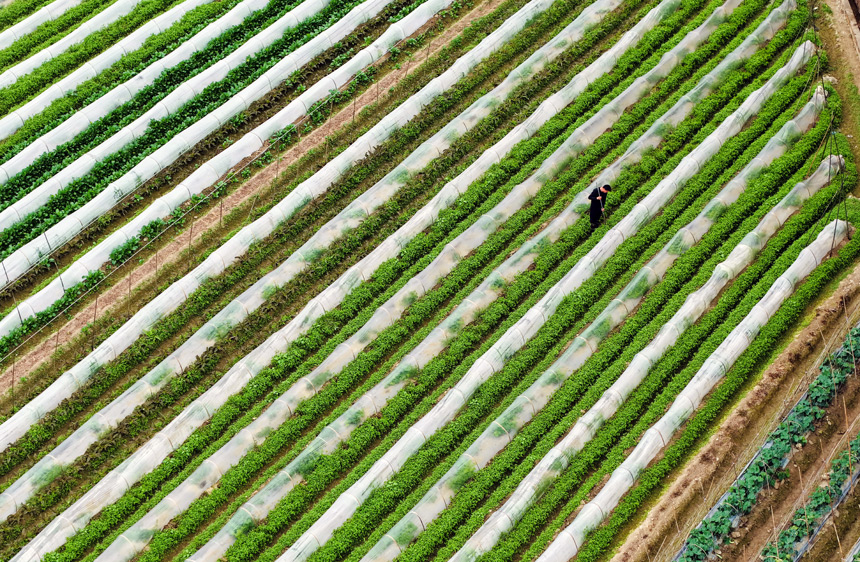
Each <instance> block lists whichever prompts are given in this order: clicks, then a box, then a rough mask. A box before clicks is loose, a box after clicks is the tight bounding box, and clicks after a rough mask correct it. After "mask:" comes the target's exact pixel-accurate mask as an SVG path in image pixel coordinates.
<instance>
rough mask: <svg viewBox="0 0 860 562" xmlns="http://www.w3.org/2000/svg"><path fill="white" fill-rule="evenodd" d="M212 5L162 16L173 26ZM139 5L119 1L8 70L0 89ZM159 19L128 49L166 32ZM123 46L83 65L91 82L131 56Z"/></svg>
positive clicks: (136, 0)
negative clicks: (179, 20) (181, 19)
mask: <svg viewBox="0 0 860 562" xmlns="http://www.w3.org/2000/svg"><path fill="white" fill-rule="evenodd" d="M211 1H212V0H185V1H184V2H182V3H181V4H178V5H177V6H175V7H174V8H172V9H171V10H170V11H169V12H165V13H164V14H162V15H167V14H171V16H172V17H173V19H172V20H171V19H170V18H168V19H167V20H166V21H169V22H170V23H172V22H174V21H177V20H178V19H179V18H180V17H182V15H183V14H185V13H186V12H188V11H189V10H193V9H194V8H196V7H197V6H202V5H203V4H206V3H208V2H211ZM140 2H141V0H131V1H127V0H120V1H117V2H114V3H113V4H111V5H110V6H108V7H107V8H105V9H104V10H102V11H101V12H99V13H98V14H96V15H95V16H93V17H91V18H90V19H88V20H87V21H85V22H83V23H82V24H81V25H79V26H78V27H77V28H76V29H75V30H74V31H72V32H71V33H69V34H68V35H66V36H65V37H63V38H62V39H60V40H59V41H57V42H56V43H54V44H53V45H51V46H50V47H47V48H45V49H42V50H41V51H39V52H38V53H36V54H34V55H33V56H31V57H29V58H27V59H25V60H23V61H21V62H19V63H18V64H16V65H15V66H13V67H12V68H9V69H6V70H5V71H4V72H3V73H2V74H0V88H5V87H6V86H10V85H12V84H14V83H15V82H16V81H17V80H18V79H20V78H21V77H23V76H26V75H27V74H29V73H31V72H33V71H34V70H36V69H37V68H39V67H40V66H42V65H43V64H45V63H46V62H48V61H49V60H51V59H54V58H56V57H58V56H60V55H61V54H63V53H64V52H66V51H67V50H69V48H70V47H72V46H74V45H77V44H78V43H80V42H82V41H84V40H85V39H86V38H87V36H89V35H90V34H91V33H95V32H97V31H99V30H101V29H103V28H105V27H107V26H109V25H110V24H112V23H114V22H115V21H116V20H118V19H119V18H121V17H123V16H125V15H127V14H129V13H130V12H131V11H132V10H133V9H134V8H135V7H137V5H138V4H140ZM158 19H159V18H156V19H154V20H152V21H151V22H149V23H146V24H144V25H142V26H141V27H140V28H139V29H138V30H137V31H134V32H132V33H131V34H130V35H129V37H128V38H127V39H130V38H134V39H132V40H130V41H126V42H125V45H128V47H130V48H131V49H136V48H137V47H139V46H140V45H142V44H143V41H144V40H146V38H147V37H149V36H150V35H152V34H153V33H160V32H161V31H163V30H164V29H165V28H162V27H159V26H158V25H156V24H155V22H156V21H158ZM162 21H165V20H162ZM124 41H125V40H124ZM122 44H123V43H122V42H120V43H118V44H117V45H115V46H114V47H113V48H111V49H108V50H107V51H105V52H104V53H102V54H101V55H99V56H98V57H96V58H94V59H93V60H91V61H89V62H88V63H84V67H87V68H88V71H87V72H88V73H89V76H88V78H92V77H93V76H95V75H96V74H98V73H99V72H101V71H102V70H104V69H105V68H107V67H109V66H110V65H111V64H113V63H114V62H116V61H117V60H119V59H120V58H121V57H123V56H124V55H126V54H127V53H128V51H127V50H126V49H127V47H126V46H123V47H120V45H122ZM108 53H111V54H112V55H108ZM105 63H106V64H105Z"/></svg>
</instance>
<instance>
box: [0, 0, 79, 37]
mask: <svg viewBox="0 0 860 562" xmlns="http://www.w3.org/2000/svg"><path fill="white" fill-rule="evenodd" d="M81 2H83V0H55V1H54V2H51V3H50V4H48V5H47V6H44V7H42V8H40V9H39V10H37V11H36V12H33V13H32V14H30V15H29V16H27V17H26V18H24V19H23V20H21V21H19V22H18V23H16V24H15V25H13V26H11V27H9V28H8V29H5V30H3V31H2V32H0V49H5V48H6V47H8V46H9V45H11V44H12V43H14V42H15V41H17V40H18V39H21V38H22V37H24V36H25V35H27V34H28V33H30V32H31V31H33V30H35V29H36V28H37V27H39V26H40V25H42V24H43V23H47V22H49V21H52V20H55V19H57V18H58V17H60V16H62V15H63V14H65V13H66V12H68V11H69V10H71V9H72V8H74V7H75V6H77V5H78V4H80V3H81Z"/></svg>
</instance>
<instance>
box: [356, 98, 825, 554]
mask: <svg viewBox="0 0 860 562" xmlns="http://www.w3.org/2000/svg"><path fill="white" fill-rule="evenodd" d="M822 101H823V95H822ZM813 107H814V106H813ZM818 107H820V105H819V106H818ZM813 122H814V114H813V115H812V118H811V119H809V125H810V126H811V124H812V123H813ZM794 134H795V129H794V128H793V127H791V126H789V127H788V128H787V129H786V133H785V135H784V137H780V140H782V141H785V140H786V139H785V137H790V136H793V135H794ZM775 138H776V137H775ZM771 145H772V146H774V147H777V146H783V147H784V146H785V144H783V145H780V144H779V143H778V142H772V143H771ZM783 151H784V148H783ZM770 152H771V155H769V157H770V158H769V160H770V161H772V160H773V159H774V158H776V156H777V154H776V151H770ZM768 163H769V162H768V161H765V160H764V159H761V160H756V161H755V162H754V163H753V165H751V166H749V167H748V169H747V171H746V172H747V177H749V175H751V174H754V173H758V172H760V171H761V170H762V169H763V168H764V167H765V166H766V165H767V164H768ZM821 177H822V176H821V175H817V176H816V179H821ZM827 179H828V177H827V175H826V174H825V175H824V176H823V180H822V181H819V182H817V183H815V185H814V188H809V189H807V190H804V191H802V192H801V195H802V196H801V197H792V198H791V199H786V200H784V202H783V206H782V207H781V210H782V211H784V214H785V215H788V214H790V213H792V212H794V211H796V210H798V209H800V207H801V205H802V204H803V202H804V201H805V200H806V197H808V196H811V195H812V194H813V193H815V191H816V190H817V188H819V187H821V186H822V185H824V184H826V183H827ZM745 187H746V181H735V182H731V183H729V184H728V185H727V186H726V187H725V188H724V189H723V190H722V191H721V192H720V193H719V194H718V195H717V196H715V197H714V199H713V200H712V201H711V202H710V204H709V205H708V206H707V207H706V208H705V210H704V211H703V212H702V213H700V214H699V216H698V217H696V219H694V220H693V221H692V222H691V223H690V224H688V225H687V226H686V227H684V228H682V229H681V230H680V231H679V232H678V234H677V235H676V236H674V237H673V239H672V240H671V241H670V242H669V244H667V245H666V246H665V247H664V248H663V250H661V251H660V252H659V253H658V254H657V255H656V256H655V257H654V258H653V259H651V260H650V261H649V262H648V264H647V265H645V266H644V267H643V268H642V269H641V270H640V271H639V272H638V273H637V275H636V276H634V278H633V279H632V280H631V281H630V283H628V284H627V286H625V287H624V289H622V290H621V292H620V293H619V294H618V296H617V297H616V298H615V299H614V300H613V301H612V302H611V303H610V304H609V305H608V306H607V307H606V309H604V310H603V311H602V312H601V313H600V315H599V316H598V317H597V318H596V319H595V320H594V321H593V322H592V323H591V324H589V326H588V327H586V328H585V329H584V330H583V331H582V333H581V334H579V335H578V336H577V337H576V338H574V340H573V341H572V342H571V344H570V346H569V347H568V348H567V349H565V351H564V353H562V355H561V356H560V357H559V358H558V359H557V360H556V361H555V362H554V363H553V365H552V366H550V368H549V369H547V370H546V371H545V372H544V373H543V374H542V375H541V376H540V377H539V378H538V379H537V380H536V381H535V382H534V383H533V384H532V385H531V386H530V387H529V388H528V389H527V390H526V391H525V392H523V393H522V394H521V395H520V396H518V397H517V398H516V399H514V401H513V403H512V404H511V405H510V406H509V407H508V408H506V409H505V411H504V412H502V414H501V415H499V417H497V418H496V419H495V420H494V421H493V422H492V423H491V424H490V426H489V427H488V428H487V429H486V430H485V431H484V432H483V433H482V434H481V435H480V436H479V437H478V438H477V439H476V440H475V442H474V443H472V445H471V446H469V448H468V449H467V450H466V451H465V452H464V453H463V454H462V455H461V456H460V458H458V459H457V461H456V462H455V463H454V465H453V466H452V467H451V468H450V469H449V470H448V471H447V472H446V473H445V475H444V476H443V477H442V478H441V479H440V480H439V481H438V482H437V483H436V484H434V485H433V487H432V488H430V490H429V491H428V492H427V494H425V495H424V497H423V498H422V499H421V500H420V501H419V502H418V504H417V505H416V506H415V507H414V508H413V509H412V510H410V512H409V513H408V514H407V515H406V516H405V517H404V518H403V519H401V520H400V521H399V522H398V523H397V524H396V525H395V526H394V527H393V528H392V529H391V531H390V532H389V533H388V534H387V535H385V537H384V538H383V539H381V540H380V541H379V542H378V543H377V545H376V547H375V548H374V549H372V550H371V551H370V553H368V555H367V556H365V558H364V560H365V562H370V561H374V562H382V561H384V560H392V559H393V558H394V557H395V556H396V555H397V554H399V552H400V550H401V549H402V548H404V547H405V546H406V545H407V544H408V541H407V540H406V538H407V537H409V536H410V535H412V536H413V538H414V537H417V536H418V534H419V533H420V532H421V530H423V529H424V528H426V526H427V525H428V524H429V523H430V521H432V520H433V519H435V518H436V517H437V516H438V515H439V514H440V513H441V512H442V510H443V509H444V508H445V507H446V506H447V505H450V503H451V500H452V499H453V497H454V495H455V494H456V493H457V492H458V491H459V490H460V489H461V488H462V487H463V486H464V485H465V484H466V482H467V481H468V480H469V479H470V475H471V474H473V473H475V472H477V471H478V470H481V469H482V468H484V467H485V466H486V465H487V464H489V462H490V461H491V460H492V459H493V458H494V457H495V455H496V454H498V453H499V452H500V451H501V450H502V449H503V448H504V447H505V446H506V445H507V444H508V443H510V442H511V441H512V440H513V438H514V437H515V436H516V435H517V433H519V431H520V430H521V429H522V428H523V427H524V426H525V425H526V424H527V423H528V422H529V421H530V420H531V419H532V418H533V417H534V416H535V415H536V414H537V412H539V411H540V410H541V409H542V408H543V407H544V406H546V404H547V403H548V402H549V400H550V398H551V397H552V395H553V394H554V393H555V392H556V391H557V390H558V389H559V388H561V386H562V385H563V384H564V382H565V381H566V380H567V379H568V378H569V377H570V376H571V375H572V374H573V373H574V371H576V370H577V369H579V368H580V367H581V366H582V365H583V364H584V363H585V362H586V361H587V360H588V359H589V358H590V357H591V356H592V355H593V354H594V353H596V351H597V349H598V347H599V345H600V343H601V342H602V341H603V339H604V338H606V337H607V336H608V335H609V333H610V332H611V331H612V330H614V329H615V328H616V327H618V326H619V325H620V324H621V323H622V322H624V320H625V319H626V318H627V316H628V315H629V314H630V313H631V311H633V310H634V309H635V308H636V306H638V304H639V303H640V302H641V301H642V299H643V298H644V297H645V294H646V293H647V292H648V291H649V290H650V289H651V288H652V287H654V286H655V285H656V284H657V283H659V282H660V281H661V280H662V279H663V276H664V275H665V274H666V271H668V269H669V268H670V267H671V266H672V264H673V263H674V262H675V260H676V259H677V258H679V257H680V256H681V255H683V254H684V253H686V251H687V250H689V249H690V248H691V247H692V246H693V244H695V243H696V242H697V241H698V240H701V238H702V236H703V235H704V234H705V233H706V232H707V231H708V230H709V229H710V227H711V226H712V225H713V224H714V222H715V220H716V219H717V217H719V216H720V215H721V214H722V213H723V212H725V209H726V208H727V206H728V205H730V204H732V203H734V202H735V201H736V200H737V198H738V197H739V196H740V195H741V193H742V192H743V190H744V188H745ZM792 195H794V193H792ZM786 201H788V202H786ZM780 216H781V217H782V215H780ZM611 396H613V397H614V395H611ZM601 419H603V418H601ZM596 426H599V420H598V422H596V423H593V424H591V425H589V428H592V429H596ZM513 503H514V504H515V505H516V506H517V507H518V508H519V507H523V502H522V498H521V497H520V496H516V497H515V499H514V500H513ZM494 515H495V514H494ZM509 516H510V514H508V513H507V512H504V516H500V518H496V519H498V520H499V521H501V522H502V523H503V524H506V525H512V522H513V521H515V519H510V521H508V520H507V519H505V518H506V517H509ZM395 537H396V542H395ZM462 556H463V555H461V558H458V559H460V560H463V559H465V558H468V559H474V558H473V556H465V558H462Z"/></svg>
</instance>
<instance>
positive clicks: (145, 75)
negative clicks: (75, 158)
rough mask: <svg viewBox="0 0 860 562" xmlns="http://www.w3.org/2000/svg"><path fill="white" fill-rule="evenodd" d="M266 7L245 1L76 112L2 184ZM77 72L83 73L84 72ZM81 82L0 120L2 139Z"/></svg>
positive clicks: (13, 165)
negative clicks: (213, 40)
mask: <svg viewBox="0 0 860 562" xmlns="http://www.w3.org/2000/svg"><path fill="white" fill-rule="evenodd" d="M266 4H268V0H243V1H242V2H240V3H238V4H236V5H235V6H233V8H232V9H231V10H230V11H229V12H227V13H226V14H224V15H223V16H221V17H220V18H218V19H217V20H215V21H213V22H212V23H210V24H209V25H207V26H206V27H204V28H203V29H202V30H200V31H198V32H197V33H196V34H194V36H193V37H191V38H190V39H188V41H186V42H184V43H182V44H181V45H179V46H178V47H176V48H175V49H173V50H172V51H171V52H170V53H169V54H167V55H166V56H164V57H163V58H161V59H158V60H157V61H155V62H153V63H152V64H151V65H149V66H148V67H146V68H145V69H143V70H142V71H141V72H139V73H138V74H137V75H135V76H133V77H132V78H130V79H128V80H126V81H125V82H123V83H122V84H120V85H118V86H117V87H115V88H114V89H112V90H111V91H109V92H108V93H106V94H105V95H103V96H101V97H100V98H98V99H97V100H95V101H93V102H92V103H91V104H89V105H87V106H86V107H84V108H82V109H81V110H80V111H76V112H75V113H74V114H73V115H71V116H70V117H69V118H68V119H66V120H65V121H64V122H63V123H61V124H60V125H58V126H57V127H55V128H54V129H52V130H51V131H48V132H47V133H45V134H44V135H42V136H41V137H39V138H38V139H36V140H34V141H33V142H32V143H30V144H29V145H28V146H27V147H26V148H24V149H23V150H22V151H21V152H19V153H18V154H16V155H15V156H13V157H12V158H10V159H9V160H8V161H6V162H5V163H3V164H2V165H0V184H2V183H6V182H7V181H8V180H9V178H11V177H12V176H14V175H15V174H18V173H20V172H21V171H23V170H24V168H26V167H27V166H29V165H30V164H32V163H33V162H34V161H35V160H36V159H37V158H38V157H39V156H41V155H42V154H45V153H47V152H51V151H53V150H54V149H56V148H57V147H58V146H60V145H61V144H64V143H67V142H69V141H71V140H72V139H74V138H75V136H76V135H78V133H80V132H82V131H84V130H85V129H86V128H87V127H89V126H90V124H92V123H95V122H96V121H98V120H99V119H101V118H102V117H104V116H105V115H107V114H108V113H110V112H111V111H113V110H114V109H116V108H117V107H119V106H121V105H122V104H124V103H126V102H127V101H129V100H131V99H132V98H133V97H134V96H135V95H136V94H137V93H138V92H139V91H140V90H142V89H143V88H145V87H147V86H149V85H150V84H152V82H153V81H155V79H156V78H158V77H159V76H160V75H161V73H162V72H164V71H165V70H167V69H168V68H172V67H174V66H176V65H177V64H179V63H181V62H183V61H185V60H187V59H189V58H190V57H191V56H192V55H193V54H194V53H195V52H197V51H201V50H203V49H204V48H205V47H206V45H207V44H208V43H209V42H210V41H211V40H212V39H215V38H216V37H218V36H219V35H221V34H222V33H224V32H225V31H226V30H227V29H229V28H231V27H233V26H236V25H239V24H241V23H242V21H243V20H244V19H245V18H246V17H248V16H249V15H251V14H252V13H253V12H255V11H257V10H260V9H262V8H264V7H265V6H266ZM169 13H170V12H168V14H169ZM168 14H164V16H161V17H165V16H167V15H168ZM76 72H83V70H78V71H76ZM77 79H78V78H77V77H76V78H72V77H71V76H70V77H67V78H65V79H64V80H68V81H69V82H71V83H70V84H68V85H64V84H63V83H62V82H60V83H58V84H57V85H55V86H52V87H50V88H48V89H47V90H45V91H44V92H42V93H41V94H39V95H38V96H36V97H35V98H34V99H33V100H31V101H29V102H27V103H26V104H25V105H24V106H23V107H20V108H18V109H16V110H15V111H13V112H12V114H10V115H7V116H6V117H4V118H3V119H0V138H5V136H6V135H4V134H3V133H4V132H5V131H8V133H7V134H11V132H14V131H13V130H11V129H7V127H14V129H15V130H17V128H18V127H19V126H20V125H21V124H23V122H24V121H25V120H26V119H29V118H31V117H33V116H35V115H37V114H38V113H39V112H41V111H42V110H44V109H45V108H46V107H48V106H49V105H50V104H51V102H52V101H54V100H55V99H57V98H60V97H63V96H65V95H66V92H68V91H70V90H73V89H74V87H73V86H74V85H75V84H74V83H75V82H76V80H77ZM0 216H2V215H0ZM16 220H17V219H16ZM2 224H5V223H4V221H3V220H0V225H2ZM0 228H2V226H0Z"/></svg>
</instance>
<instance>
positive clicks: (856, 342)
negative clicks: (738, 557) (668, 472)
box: [680, 327, 860, 562]
mask: <svg viewBox="0 0 860 562" xmlns="http://www.w3.org/2000/svg"><path fill="white" fill-rule="evenodd" d="M858 354H860V328H858V327H855V328H853V329H852V330H851V331H849V333H848V334H847V335H846V338H845V341H844V342H843V344H842V346H841V347H840V348H839V349H837V350H836V351H835V352H834V353H832V354H830V356H829V357H828V358H827V359H826V360H825V362H824V363H822V364H821V366H820V367H819V371H820V372H821V374H820V375H818V377H817V378H816V379H815V380H814V381H812V383H811V384H810V385H809V390H808V392H807V394H806V395H805V396H804V397H803V398H801V400H800V401H799V402H798V403H797V404H796V405H795V406H794V408H792V410H791V412H789V413H788V415H787V416H786V418H785V420H784V421H783V422H782V423H780V424H779V426H778V427H777V428H776V429H775V430H774V431H773V432H772V433H771V434H770V435H769V436H768V439H767V441H766V442H765V446H763V447H762V448H761V449H759V453H758V454H757V455H756V457H755V459H754V460H753V461H752V463H751V464H750V465H749V466H748V467H747V468H746V469H745V470H744V472H743V474H741V475H740V477H738V479H737V480H736V481H735V483H734V484H732V486H731V488H729V491H728V493H727V495H726V496H725V499H723V500H721V503H720V505H719V507H718V508H717V510H716V511H715V512H714V513H713V514H711V515H709V516H708V517H707V518H706V519H705V520H703V521H702V523H701V524H700V525H699V527H697V528H696V529H693V531H692V532H691V533H690V536H689V538H688V539H687V542H686V543H685V549H686V551H685V552H684V553H683V555H682V556H681V558H680V560H682V561H684V562H687V561H693V560H704V559H705V558H706V557H707V555H708V554H709V553H710V552H712V551H714V550H715V549H716V548H718V547H719V545H720V544H721V543H722V541H724V540H725V539H726V537H728V535H729V533H730V532H731V531H732V528H733V525H732V520H733V519H734V518H735V517H736V516H738V515H746V514H748V513H749V512H750V511H751V510H752V508H753V506H754V505H755V500H756V498H757V497H758V494H759V492H761V490H762V489H764V487H765V485H766V484H769V485H773V484H775V483H776V480H777V479H778V478H779V476H778V474H779V472H780V471H781V469H782V467H783V464H784V462H785V460H786V458H787V457H788V455H789V453H791V450H792V447H793V446H794V445H796V444H797V443H805V442H806V436H807V434H809V433H810V432H812V431H814V430H815V423H816V422H817V421H818V420H820V419H821V418H822V417H824V414H825V413H826V409H827V407H828V406H830V405H831V404H832V402H833V399H834V398H835V397H836V392H837V391H838V390H839V387H841V386H842V384H843V383H844V382H845V380H846V379H847V377H848V376H849V375H851V374H853V373H854V371H855V369H856V368H857V365H856V363H855V357H856V356H857V355H858ZM691 547H695V548H691Z"/></svg>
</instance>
